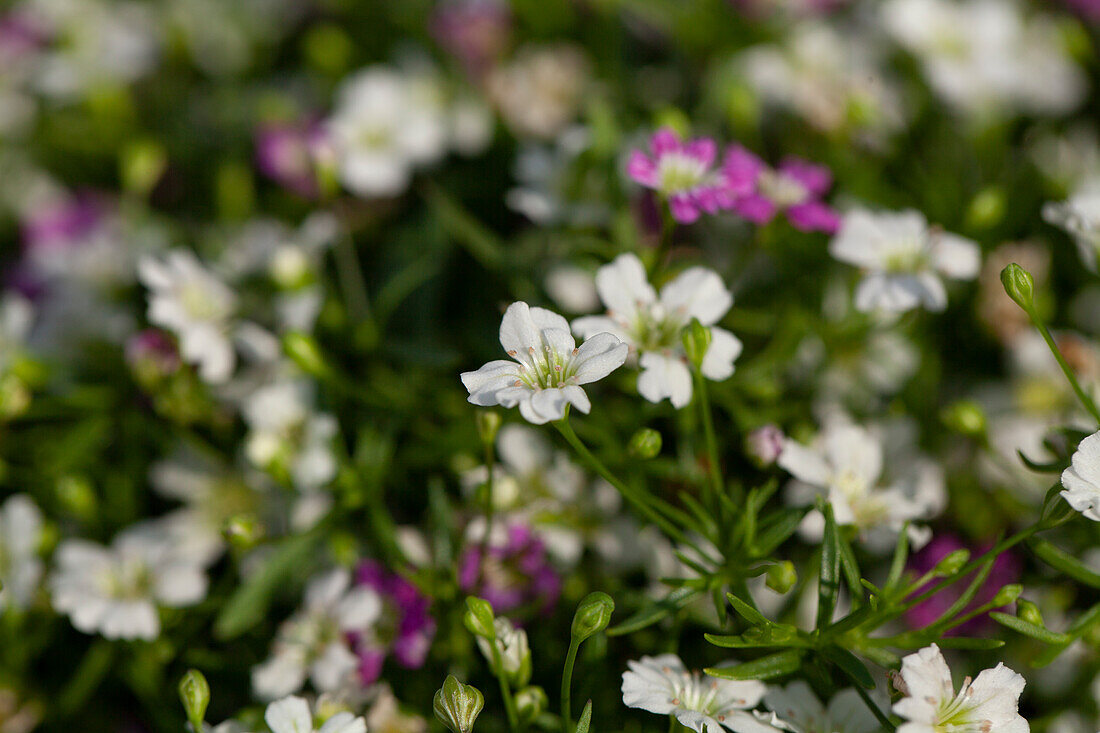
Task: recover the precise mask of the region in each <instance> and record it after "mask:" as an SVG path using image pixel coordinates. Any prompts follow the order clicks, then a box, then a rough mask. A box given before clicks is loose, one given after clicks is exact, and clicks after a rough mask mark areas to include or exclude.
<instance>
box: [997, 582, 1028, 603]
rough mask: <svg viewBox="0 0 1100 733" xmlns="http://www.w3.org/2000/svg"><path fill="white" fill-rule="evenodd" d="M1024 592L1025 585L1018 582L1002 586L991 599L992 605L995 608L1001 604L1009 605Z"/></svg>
mask: <svg viewBox="0 0 1100 733" xmlns="http://www.w3.org/2000/svg"><path fill="white" fill-rule="evenodd" d="M1023 592H1024V587H1023V586H1022V585H1018V584H1015V583H1013V584H1011V585H1006V586H1004V587H1002V588H1001V589H1000V590H999V591H997V595H995V596H993V600H992V601H990V605H991V606H993V607H995V608H1000V607H1001V606H1007V605H1008V604H1010V603H1012V602H1013V601H1015V600H1016V599H1017V598H1019V597H1020V594H1021V593H1023Z"/></svg>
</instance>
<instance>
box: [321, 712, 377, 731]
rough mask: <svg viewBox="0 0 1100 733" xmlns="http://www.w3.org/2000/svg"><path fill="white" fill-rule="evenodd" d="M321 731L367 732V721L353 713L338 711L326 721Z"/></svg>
mask: <svg viewBox="0 0 1100 733" xmlns="http://www.w3.org/2000/svg"><path fill="white" fill-rule="evenodd" d="M319 733H367V722H366V721H365V720H363V719H362V718H357V717H355V716H354V715H352V714H351V713H336V715H333V716H332V717H331V718H329V719H328V720H326V721H325V724H324V725H322V726H321V730H320V732H319Z"/></svg>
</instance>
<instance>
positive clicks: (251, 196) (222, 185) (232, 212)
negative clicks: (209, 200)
mask: <svg viewBox="0 0 1100 733" xmlns="http://www.w3.org/2000/svg"><path fill="white" fill-rule="evenodd" d="M214 192H215V200H216V201H217V206H218V214H219V215H220V216H221V218H223V219H230V220H240V219H247V218H248V217H249V216H250V215H251V214H252V211H253V210H254V209H255V208H256V189H255V186H254V184H253V181H252V168H251V166H248V165H246V164H244V163H242V162H240V161H226V162H224V163H222V164H221V166H220V167H219V168H218V172H217V177H216V178H215V181H214Z"/></svg>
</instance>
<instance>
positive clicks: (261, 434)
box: [241, 379, 337, 492]
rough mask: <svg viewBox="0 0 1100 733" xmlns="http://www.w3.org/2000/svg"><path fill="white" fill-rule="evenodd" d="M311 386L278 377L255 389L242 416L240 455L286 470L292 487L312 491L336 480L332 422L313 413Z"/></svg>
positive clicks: (332, 419)
mask: <svg viewBox="0 0 1100 733" xmlns="http://www.w3.org/2000/svg"><path fill="white" fill-rule="evenodd" d="M312 403H313V385H312V383H311V382H309V381H308V380H305V379H281V380H279V381H276V382H273V383H271V384H268V385H265V386H263V387H260V388H259V389H257V390H256V391H255V392H254V393H253V394H252V395H250V396H249V397H248V399H246V400H245V402H244V405H243V406H242V410H241V411H242V413H243V415H244V419H245V422H247V423H248V426H249V428H250V431H249V434H248V437H247V438H246V440H245V454H246V455H247V456H248V458H249V460H251V461H252V462H253V463H254V464H255V465H257V466H259V467H260V468H265V469H268V468H272V467H279V468H281V469H282V470H285V471H286V473H287V476H288V477H289V478H290V480H291V481H293V483H294V486H295V487H297V488H298V489H300V490H302V491H306V492H309V491H316V490H317V489H319V488H321V487H322V486H324V485H325V484H327V483H328V482H329V481H331V480H332V479H333V477H335V476H336V469H337V466H336V458H335V456H334V455H333V452H332V440H333V438H335V437H336V433H337V424H336V418H334V417H333V416H332V415H329V414H327V413H317V412H314V411H313V406H312Z"/></svg>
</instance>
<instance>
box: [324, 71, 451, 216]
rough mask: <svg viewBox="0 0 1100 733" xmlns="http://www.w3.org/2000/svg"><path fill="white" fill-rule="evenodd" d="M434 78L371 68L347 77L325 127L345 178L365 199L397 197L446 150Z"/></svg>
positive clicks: (442, 111) (440, 101) (442, 112)
mask: <svg viewBox="0 0 1100 733" xmlns="http://www.w3.org/2000/svg"><path fill="white" fill-rule="evenodd" d="M443 101H444V100H443V98H442V90H440V89H439V88H438V84H437V82H436V80H435V79H434V77H431V76H427V75H413V74H409V73H402V72H400V71H398V70H396V69H392V68H388V67H385V66H371V67H369V68H366V69H363V70H362V71H360V72H358V73H356V74H355V75H354V76H352V77H351V78H350V79H348V80H347V81H345V82H344V83H343V85H342V86H341V87H340V90H339V92H338V93H337V103H336V109H335V111H334V112H333V114H332V116H331V117H330V118H329V119H328V122H327V124H326V128H327V130H328V134H329V136H330V139H331V144H332V146H333V152H334V153H335V156H336V161H337V165H338V168H339V175H340V180H341V181H343V183H344V185H345V186H347V187H348V189H349V190H351V191H352V192H354V193H356V194H359V195H360V196H365V197H381V196H394V195H397V194H399V193H401V192H402V191H404V190H405V188H407V187H408V185H409V181H410V179H411V178H412V173H413V169H414V168H415V167H416V166H419V165H424V164H427V163H432V162H434V161H436V160H438V159H439V158H440V157H441V156H442V155H443V153H444V152H445V151H446V148H447V137H448V128H447V116H446V113H447V111H446V108H445V106H444V104H443Z"/></svg>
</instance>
